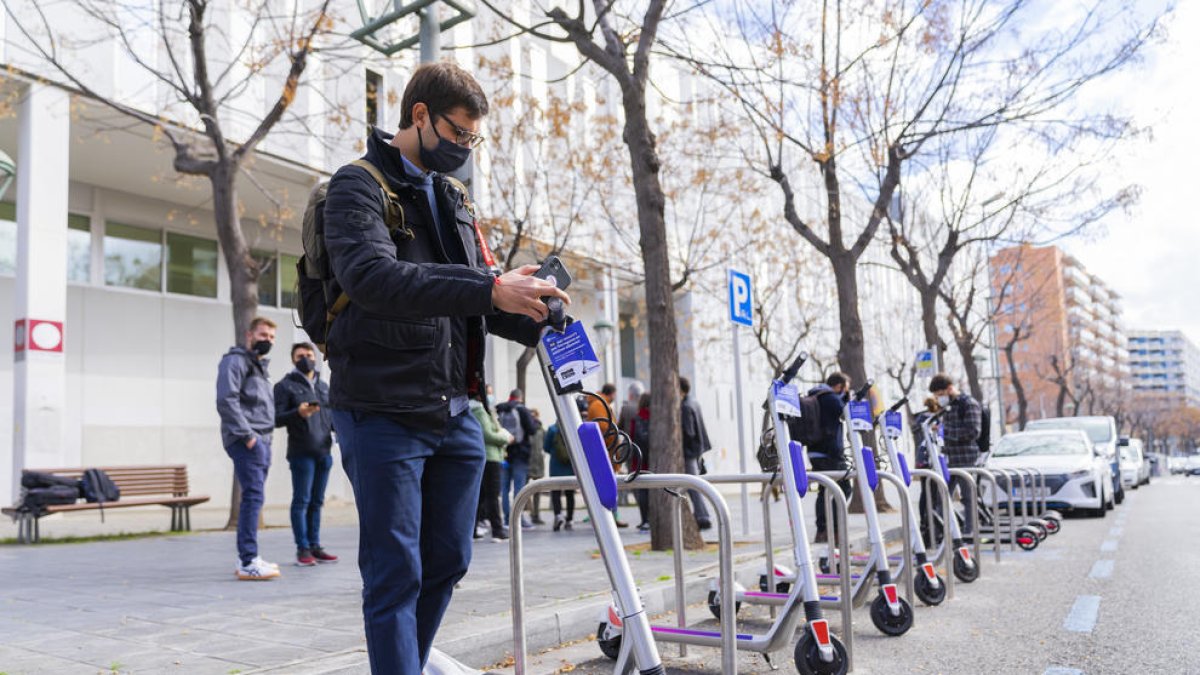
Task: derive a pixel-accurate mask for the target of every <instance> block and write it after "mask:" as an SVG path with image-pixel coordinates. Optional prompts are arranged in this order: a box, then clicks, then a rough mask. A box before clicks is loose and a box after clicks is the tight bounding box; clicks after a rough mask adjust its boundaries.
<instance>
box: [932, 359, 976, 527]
mask: <svg viewBox="0 0 1200 675" xmlns="http://www.w3.org/2000/svg"><path fill="white" fill-rule="evenodd" d="M929 393H931V394H933V395H934V396H935V397H937V403H938V406H939V407H941V408H943V409H945V411H946V412H945V413H944V414H943V415H942V419H941V426H942V437H943V439H944V440H945V448H944V450H943V452H944V453H945V456H946V462H947V464H949V465H950V468H951V469H956V468H967V467H972V466H975V462H976V461H978V460H979V434H980V433H982V430H983V410H982V406H980V405H979V401H976V400H975V399H973V398H971V395H970V394H966V393H963V392H960V391H959V390H958V387H957V386H955V384H954V381H953V380H951V379H950V377H949V376H948V375H946V374H945V373H938V374H937V375H934V376H933V378H932V379H930V380H929ZM948 487H949V488H950V497H951V499H953V498H954V493H955V491H956V490H959V489H961V490H962V496H963V497H964V498H965V497H966V496H967V494H968V493H967V486H966V479H964V478H961V477H959V476H951V477H950V485H949V486H948ZM970 501H971V500H969V499H964V503H963V507H964V509H965V510H966V512H965V521H966V522H965V523H964V525H963V528H962V531H963V534H971V520H972V514H973V513H974V512H975V505H974V504H972V503H970Z"/></svg>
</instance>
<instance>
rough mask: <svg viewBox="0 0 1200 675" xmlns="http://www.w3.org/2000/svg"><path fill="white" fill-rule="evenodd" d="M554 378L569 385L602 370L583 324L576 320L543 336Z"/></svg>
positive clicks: (562, 383) (559, 382)
mask: <svg viewBox="0 0 1200 675" xmlns="http://www.w3.org/2000/svg"><path fill="white" fill-rule="evenodd" d="M542 344H543V345H545V347H546V354H548V355H549V357H550V366H551V367H552V368H553V369H554V379H555V380H556V381H557V382H558V386H560V387H569V386H571V385H572V384H575V383H577V382H580V381H582V380H583V378H585V377H587V376H588V375H591V374H592V373H594V372H596V371H597V370H600V359H598V358H596V350H595V349H593V348H592V343H591V341H590V340H588V336H587V332H586V331H584V329H583V324H582V323H580V322H578V321H576V322H575V323H572V324H571V325H569V326H567V327H566V329H565V330H564V331H563V332H561V333H558V332H555V331H550V332H548V333H546V335H545V336H544V337H542Z"/></svg>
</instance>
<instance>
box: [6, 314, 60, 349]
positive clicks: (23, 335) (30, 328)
mask: <svg viewBox="0 0 1200 675" xmlns="http://www.w3.org/2000/svg"><path fill="white" fill-rule="evenodd" d="M13 350H14V351H16V352H24V351H26V350H28V351H31V352H56V353H59V354H61V353H62V350H63V322H61V321H43V320H41V319H17V324H16V331H15V339H14V343H13Z"/></svg>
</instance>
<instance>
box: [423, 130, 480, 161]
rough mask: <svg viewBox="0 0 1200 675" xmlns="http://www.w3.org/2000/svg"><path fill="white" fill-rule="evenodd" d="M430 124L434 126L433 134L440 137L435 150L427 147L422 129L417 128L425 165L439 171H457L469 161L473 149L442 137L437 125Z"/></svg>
mask: <svg viewBox="0 0 1200 675" xmlns="http://www.w3.org/2000/svg"><path fill="white" fill-rule="evenodd" d="M430 126H431V127H432V128H433V135H434V136H437V139H438V144H437V147H436V148H434V149H433V150H427V149H425V140H424V139H423V138H421V129H420V128H419V127H418V128H417V142H418V145H420V146H421V150H420V155H421V163H422V164H424V165H425V168H426V169H429V170H430V171H436V172H437V173H450V172H451V171H457V170H458V169H459V167H461V166H462V165H463V164H466V163H467V159H468V158H469V157H470V156H471V149H470V148H467V147H463V146H461V145H459V144H458V143H453V142H451V141H448V140H446V139H444V138H442V135H441V134H439V133H438V131H437V126H435V125H432V124H431V125H430Z"/></svg>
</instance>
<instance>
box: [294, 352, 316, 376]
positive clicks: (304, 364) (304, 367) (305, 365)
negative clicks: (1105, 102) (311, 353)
mask: <svg viewBox="0 0 1200 675" xmlns="http://www.w3.org/2000/svg"><path fill="white" fill-rule="evenodd" d="M315 365H316V364H314V363H313V360H312V359H310V358H308V357H307V356H301V357H300V359H299V360H298V361H296V370H298V371H300V372H302V373H304V374H305V375H307V374H309V373H311V372H312V371H313V367H314V366H315Z"/></svg>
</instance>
